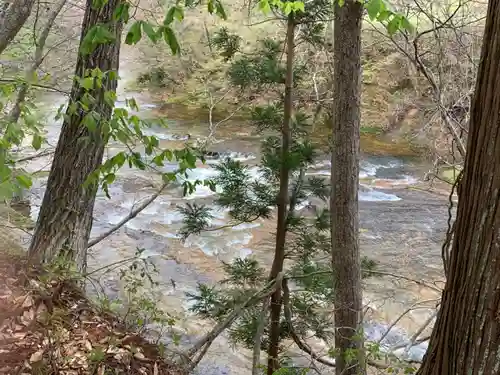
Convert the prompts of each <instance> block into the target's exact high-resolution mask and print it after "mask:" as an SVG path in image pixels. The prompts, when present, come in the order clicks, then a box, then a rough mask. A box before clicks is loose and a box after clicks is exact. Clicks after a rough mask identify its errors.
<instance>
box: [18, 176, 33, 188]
mask: <svg viewBox="0 0 500 375" xmlns="http://www.w3.org/2000/svg"><path fill="white" fill-rule="evenodd" d="M16 180H17V182H19V184H20V185H21V186H22V187H23V188H25V189H29V188H30V187H31V185H32V183H33V182H32V181H31V178H29V177H28V176H27V175H24V174H20V175H17V176H16Z"/></svg>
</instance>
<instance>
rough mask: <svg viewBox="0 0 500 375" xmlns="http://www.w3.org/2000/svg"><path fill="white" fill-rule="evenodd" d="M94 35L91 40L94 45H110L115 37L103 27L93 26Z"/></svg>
mask: <svg viewBox="0 0 500 375" xmlns="http://www.w3.org/2000/svg"><path fill="white" fill-rule="evenodd" d="M95 29H96V31H95V34H94V38H93V43H94V44H105V43H112V42H114V41H115V40H116V37H115V35H114V34H113V33H112V32H111V31H109V29H108V28H107V27H105V26H103V25H97V26H95Z"/></svg>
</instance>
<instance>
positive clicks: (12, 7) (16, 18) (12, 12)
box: [0, 0, 35, 54]
mask: <svg viewBox="0 0 500 375" xmlns="http://www.w3.org/2000/svg"><path fill="white" fill-rule="evenodd" d="M33 4H35V0H9V1H4V2H3V4H2V5H1V6H0V7H1V8H0V54H1V53H2V52H3V51H4V50H5V48H7V46H8V45H9V44H10V42H12V40H13V39H14V38H15V37H16V35H17V33H18V32H19V30H21V27H23V25H24V24H25V23H26V20H27V19H28V17H29V16H30V14H31V10H32V9H33Z"/></svg>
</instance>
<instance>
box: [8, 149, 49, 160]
mask: <svg viewBox="0 0 500 375" xmlns="http://www.w3.org/2000/svg"><path fill="white" fill-rule="evenodd" d="M54 153H55V151H53V150H45V151H42V152H39V153H38V154H35V155H30V156H26V157H24V158H20V159H17V160H15V162H16V163H23V162H26V161H31V160H34V159H38V158H42V157H44V156H50V155H54Z"/></svg>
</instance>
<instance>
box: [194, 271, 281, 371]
mask: <svg viewBox="0 0 500 375" xmlns="http://www.w3.org/2000/svg"><path fill="white" fill-rule="evenodd" d="M282 280H283V273H282V272H280V273H279V274H278V276H277V277H276V279H274V280H272V281H271V282H269V283H268V284H267V285H266V286H265V287H264V288H263V289H262V290H260V291H258V292H257V293H255V294H253V295H252V296H251V297H250V298H248V299H247V300H246V301H245V302H244V303H243V304H241V305H240V306H238V307H236V308H235V309H234V310H233V312H231V313H230V314H229V315H228V316H227V318H226V319H225V320H223V321H222V322H220V323H218V324H217V325H216V326H215V327H214V328H213V329H212V330H211V331H210V332H208V333H207V334H205V335H204V336H203V337H202V338H201V339H200V340H198V341H197V342H196V343H195V344H194V345H193V346H192V347H191V349H189V350H188V351H187V352H186V356H187V357H189V358H192V357H193V356H194V355H195V354H196V353H197V352H198V351H199V350H201V349H203V348H204V347H205V346H210V345H212V343H213V342H214V340H215V339H216V338H217V337H218V336H219V335H220V334H221V333H222V332H223V331H224V330H226V329H227V328H228V327H229V326H231V324H233V322H234V321H235V320H236V319H237V318H238V317H239V316H240V315H241V314H242V313H243V312H244V310H245V309H247V308H248V307H250V306H253V305H255V304H256V303H258V302H259V301H261V300H262V299H263V298H266V297H269V296H270V295H271V294H273V293H274V291H275V290H276V289H277V288H279V287H280V286H281V283H282ZM206 350H208V349H206ZM190 370H192V368H190Z"/></svg>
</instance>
